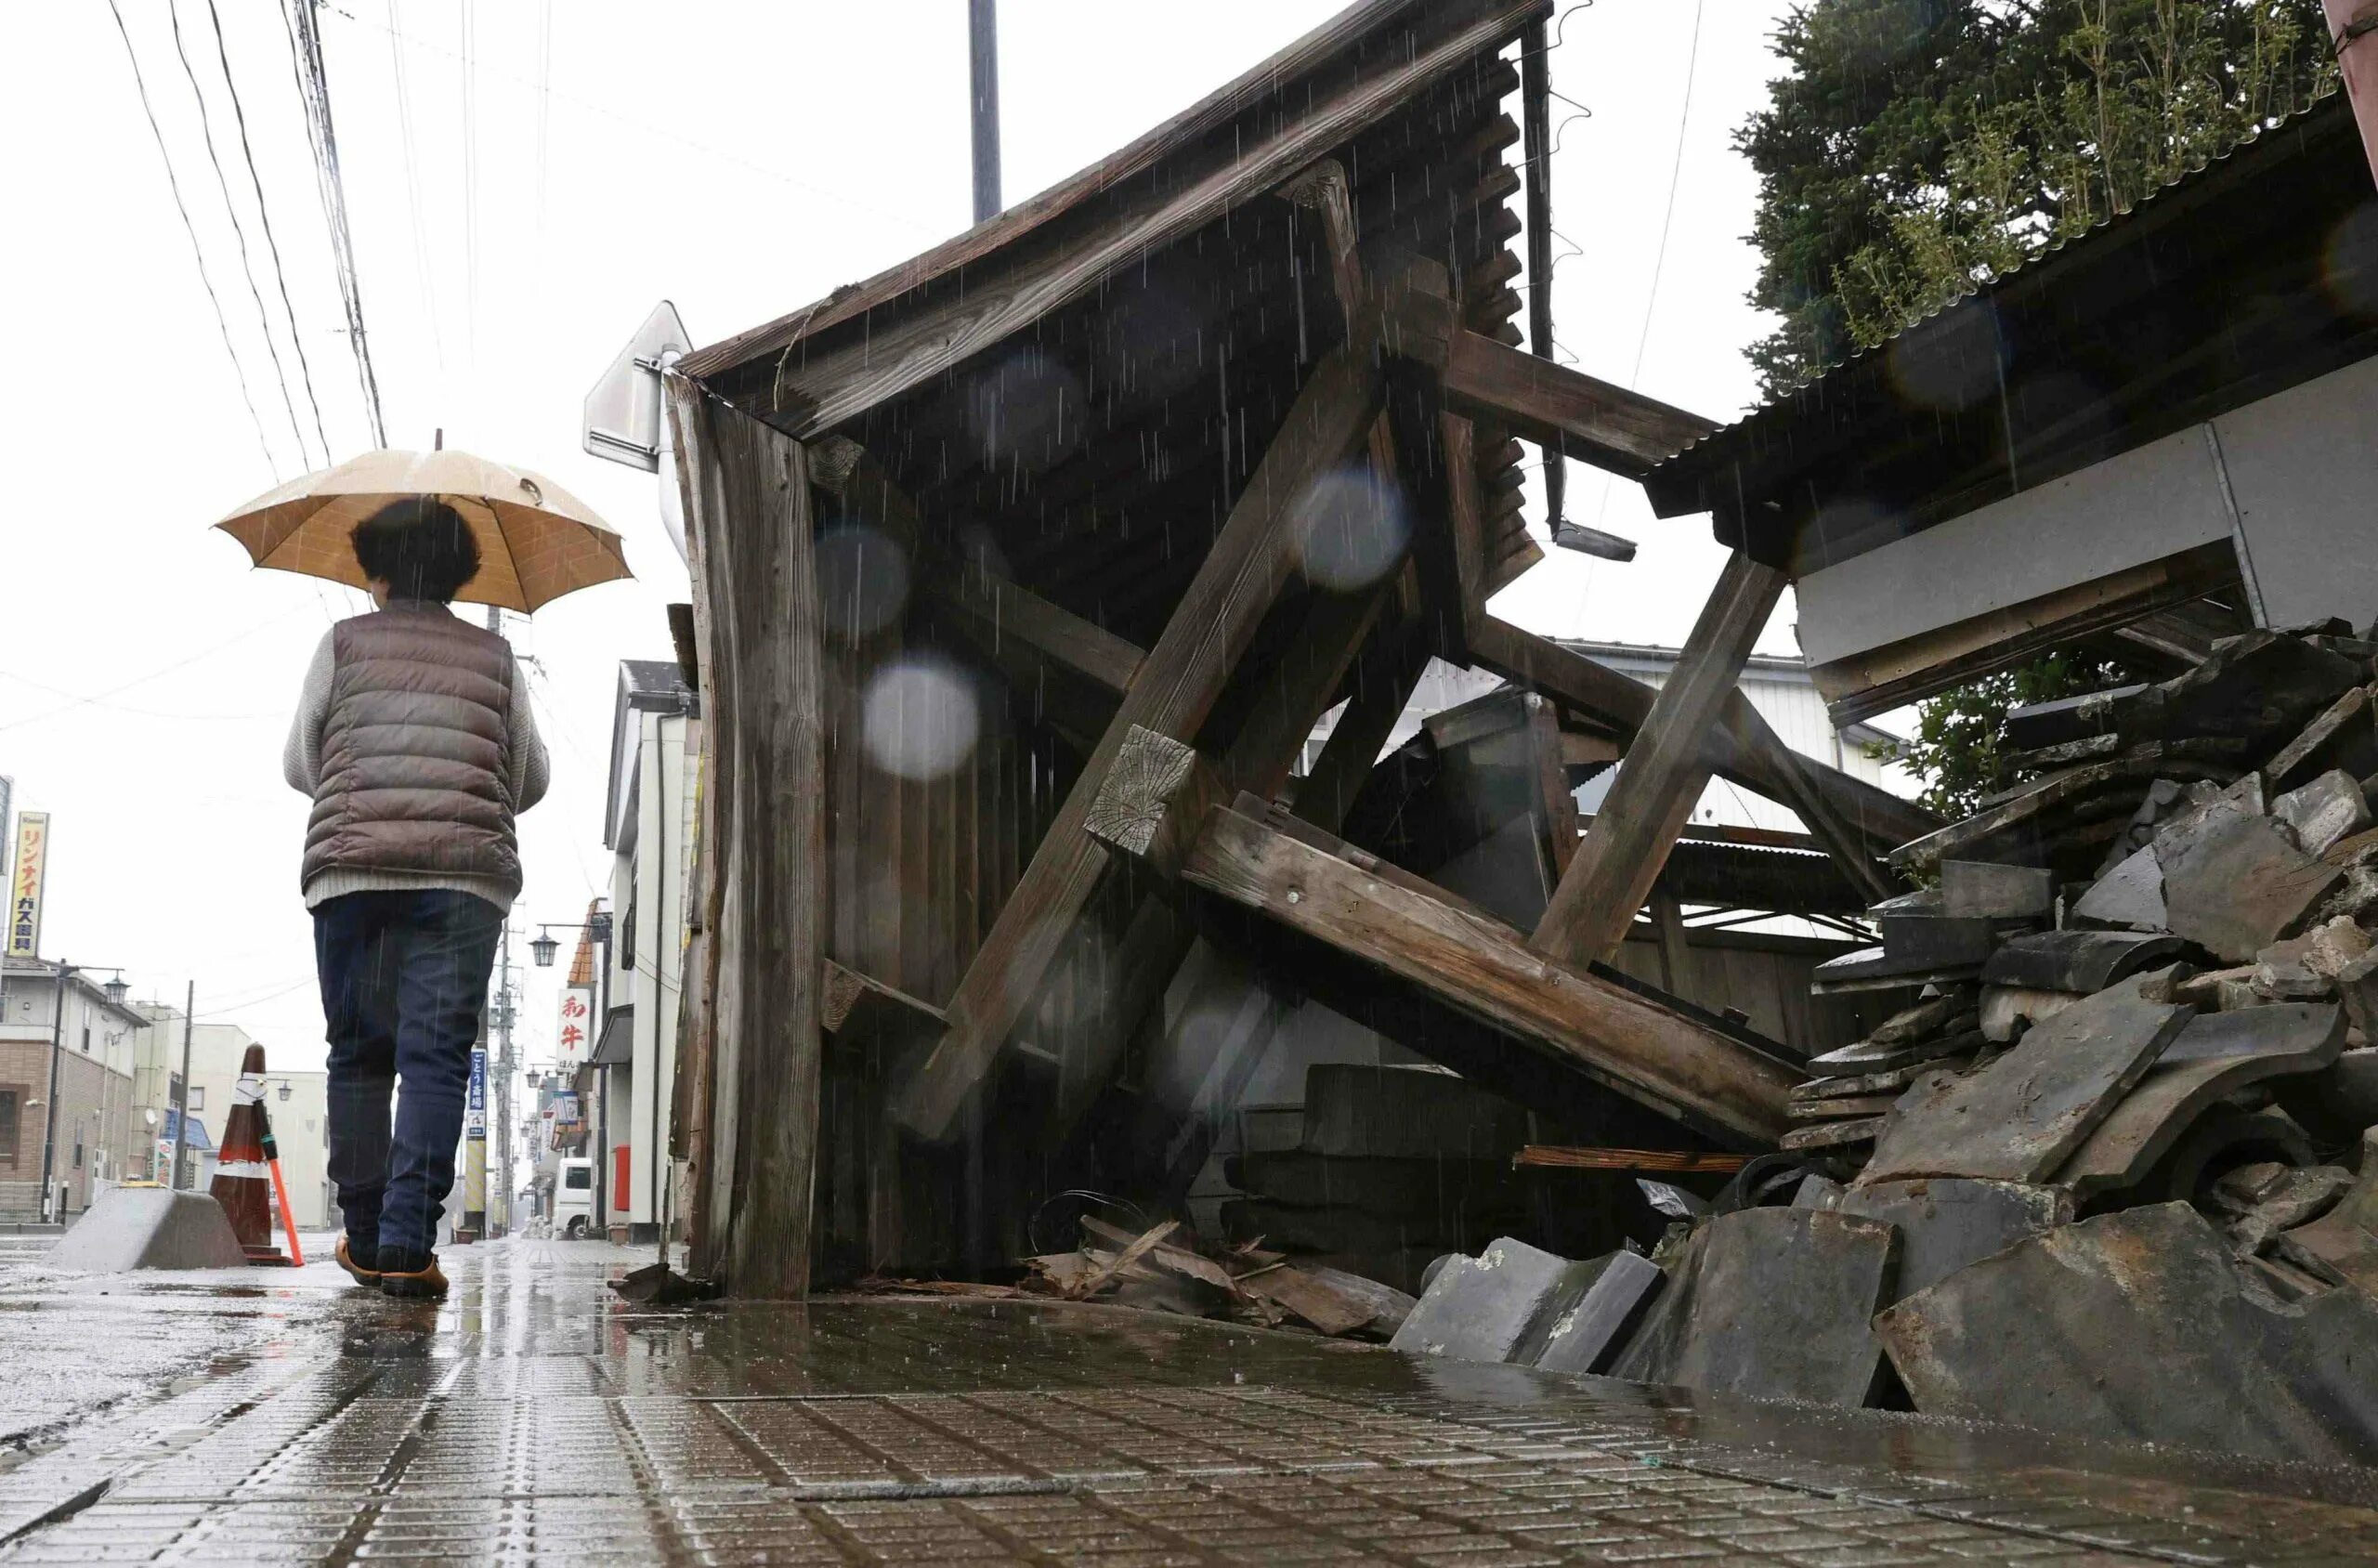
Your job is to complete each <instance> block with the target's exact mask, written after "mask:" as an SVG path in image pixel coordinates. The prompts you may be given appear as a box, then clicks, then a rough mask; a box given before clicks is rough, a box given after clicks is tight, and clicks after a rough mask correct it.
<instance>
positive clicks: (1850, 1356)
mask: <svg viewBox="0 0 2378 1568" xmlns="http://www.w3.org/2000/svg"><path fill="white" fill-rule="evenodd" d="M1898 1253H1899V1238H1898V1234H1897V1233H1896V1232H1895V1231H1893V1230H1892V1229H1891V1227H1890V1226H1888V1225H1886V1224H1878V1223H1876V1222H1874V1221H1871V1220H1861V1219H1854V1218H1852V1217H1850V1216H1849V1215H1846V1214H1828V1213H1825V1212H1823V1211H1822V1210H1818V1209H1740V1210H1737V1211H1736V1212H1734V1213H1731V1214H1720V1215H1718V1217H1717V1218H1715V1219H1713V1220H1711V1221H1709V1222H1707V1223H1706V1224H1705V1225H1703V1226H1701V1227H1700V1228H1699V1229H1697V1230H1695V1231H1694V1232H1693V1233H1692V1237H1691V1238H1690V1239H1689V1240H1687V1241H1686V1243H1685V1246H1684V1250H1683V1252H1682V1254H1681V1255H1680V1256H1679V1257H1678V1258H1677V1260H1676V1261H1675V1262H1674V1263H1673V1264H1672V1265H1671V1266H1670V1268H1669V1270H1668V1284H1667V1287H1666V1289H1665V1290H1663V1291H1662V1292H1661V1294H1660V1297H1659V1300H1657V1301H1655V1302H1654V1303H1653V1307H1652V1312H1651V1315H1650V1316H1649V1317H1648V1318H1647V1319H1646V1320H1645V1321H1644V1324H1643V1326H1642V1327H1640V1328H1639V1329H1637V1330H1636V1332H1635V1337H1634V1338H1633V1339H1631V1340H1629V1341H1628V1342H1627V1349H1626V1350H1625V1351H1624V1352H1621V1354H1620V1355H1619V1358H1618V1360H1617V1362H1616V1363H1615V1364H1614V1365H1613V1367H1612V1369H1611V1370H1612V1373H1613V1375H1614V1376H1615V1377H1620V1378H1632V1379H1637V1380H1639V1381H1642V1382H1653V1383H1675V1384H1679V1385H1681V1386H1682V1387H1685V1388H1691V1389H1706V1390H1709V1391H1711V1392H1719V1393H1731V1394H1742V1395H1746V1396H1748V1397H1751V1398H1755V1399H1799V1400H1808V1401H1810V1402H1812V1403H1815V1404H1819V1405H1863V1404H1865V1403H1866V1401H1867V1399H1868V1397H1869V1396H1870V1395H1871V1394H1872V1393H1873V1392H1874V1387H1875V1376H1876V1374H1877V1372H1878V1371H1879V1370H1880V1368H1881V1365H1882V1350H1881V1347H1880V1345H1879V1344H1878V1343H1877V1342H1876V1341H1875V1337H1874V1335H1873V1334H1872V1333H1871V1332H1869V1331H1868V1329H1867V1326H1866V1325H1867V1320H1868V1319H1869V1318H1871V1317H1872V1316H1873V1315H1874V1313H1875V1309H1877V1308H1878V1307H1880V1306H1881V1305H1882V1304H1883V1301H1884V1299H1885V1297H1886V1295H1887V1294H1888V1291H1889V1288H1890V1282H1891V1278H1892V1275H1893V1272H1894V1270H1895V1268H1896V1266H1897V1263H1898Z"/></svg>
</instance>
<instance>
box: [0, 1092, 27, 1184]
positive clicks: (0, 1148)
mask: <svg viewBox="0 0 2378 1568" xmlns="http://www.w3.org/2000/svg"><path fill="white" fill-rule="evenodd" d="M24 1103H25V1091H23V1090H21V1089H16V1088H8V1089H0V1160H6V1161H7V1162H8V1163H9V1164H10V1165H14V1164H16V1163H17V1114H18V1107H20V1106H21V1105H22V1104H24Z"/></svg>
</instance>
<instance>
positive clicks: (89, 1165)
mask: <svg viewBox="0 0 2378 1568" xmlns="http://www.w3.org/2000/svg"><path fill="white" fill-rule="evenodd" d="M62 1000H63V1011H62V1012H60V1011H59V1009H60V1002H61V998H60V988H59V973H58V966H57V965H55V964H52V963H47V962H45V961H42V960H31V959H10V960H7V967H6V969H5V970H0V1214H6V1215H7V1216H9V1217H12V1218H13V1217H21V1216H24V1215H26V1214H28V1213H34V1214H37V1213H39V1212H41V1211H42V1209H43V1207H44V1206H43V1204H42V1195H41V1178H42V1164H43V1159H42V1151H43V1143H44V1140H45V1138H46V1137H49V1138H53V1139H54V1144H53V1147H52V1151H51V1155H50V1159H49V1167H50V1183H51V1191H52V1192H53V1194H55V1195H57V1196H56V1200H55V1202H54V1203H53V1204H52V1205H51V1208H50V1211H51V1212H53V1213H57V1212H63V1213H64V1214H66V1215H69V1216H72V1215H74V1214H78V1213H80V1212H82V1211H83V1210H84V1209H87V1208H89V1207H90V1204H91V1199H92V1197H93V1196H94V1195H95V1194H96V1192H97V1191H98V1183H111V1182H118V1181H122V1180H124V1178H125V1177H126V1176H127V1175H137V1176H145V1175H147V1173H148V1172H147V1169H146V1165H145V1163H138V1162H137V1161H136V1159H135V1156H136V1153H140V1152H145V1143H144V1141H143V1140H142V1139H140V1138H139V1137H137V1135H136V1132H135V1129H136V1127H137V1126H138V1125H139V1118H138V1117H137V1114H136V1113H137V1106H136V1104H135V1091H134V1076H133V1069H134V1064H135V1062H136V1060H137V1056H138V1053H139V1049H140V1045H141V1037H142V1036H143V1034H144V1033H145V1032H146V1030H147V1026H148V1023H149V1021H148V1019H146V1018H144V1017H143V1016H142V1015H141V1014H140V1013H137V1012H136V1011H134V1010H133V1009H132V1008H131V1007H130V1006H128V1005H126V1004H125V1003H124V1002H121V1001H118V1000H115V999H114V998H113V997H111V996H110V995H109V994H108V990H107V987H105V986H104V985H102V984H101V983H100V981H99V980H98V977H96V976H94V975H91V974H87V973H82V972H80V971H76V972H74V973H72V975H71V976H70V977H69V978H68V980H67V983H66V985H65V987H64V995H63V999H62ZM53 1042H55V1049H54V1050H53ZM53 1057H54V1058H55V1067H56V1074H55V1080H56V1086H57V1088H56V1105H55V1107H54V1112H53V1107H52V1105H51V1103H50V1102H51V1082H52V1060H53ZM136 1163H138V1169H128V1167H131V1166H133V1165H135V1164H136Z"/></svg>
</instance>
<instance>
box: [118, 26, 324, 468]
mask: <svg viewBox="0 0 2378 1568" xmlns="http://www.w3.org/2000/svg"><path fill="white" fill-rule="evenodd" d="M108 10H109V12H110V13H111V14H112V15H113V16H114V18H115V30H116V33H117V34H118V35H119V36H120V37H122V38H123V39H124V58H125V59H128V60H130V61H131V62H132V85H133V86H134V88H135V89H137V91H138V92H139V94H140V112H141V113H142V114H143V115H144V116H146V117H147V119H148V121H149V134H150V137H153V138H154V139H155V140H156V143H157V156H158V157H159V158H160V159H161V160H163V163H164V165H165V184H166V186H167V188H168V189H171V190H172V191H173V193H174V210H175V211H176V212H177V213H179V214H181V217H182V232H183V233H185V234H187V235H189V254H190V259H191V260H193V261H195V262H197V263H198V281H199V282H200V283H201V284H202V285H203V286H204V288H205V290H206V300H207V303H208V304H210V305H212V306H213V307H215V327H216V331H217V332H220V333H222V334H223V352H224V353H225V354H226V355H228V356H229V358H230V360H231V373H232V374H233V375H235V376H237V377H238V378H239V381H240V401H242V403H245V404H246V405H247V408H248V419H249V421H250V422H251V423H252V424H254V425H255V427H256V446H257V447H258V449H259V450H261V451H263V453H264V465H265V468H266V470H267V471H268V472H269V473H270V474H271V475H272V482H273V483H274V484H276V485H277V484H279V483H281V464H278V463H276V462H274V461H273V457H272V443H271V442H270V441H269V440H268V439H266V438H265V433H264V416H263V415H261V414H259V413H257V412H256V400H255V395H254V394H252V393H251V392H250V391H249V390H248V371H247V367H246V366H245V365H242V363H241V362H240V352H239V350H238V349H236V348H234V347H232V346H231V324H230V323H229V321H227V320H224V317H223V301H222V298H221V296H220V295H218V294H216V292H215V280H214V279H213V278H211V277H209V276H208V275H207V271H206V252H205V250H204V249H203V247H201V246H200V244H199V242H198V226H197V225H195V224H193V223H191V222H190V220H189V203H186V202H184V201H183V200H182V182H181V180H180V179H179V178H178V177H177V176H176V175H175V174H174V160H173V156H172V154H171V153H169V152H167V151H166V150H165V135H164V133H163V131H161V130H159V129H158V128H157V111H155V110H154V109H152V108H150V104H149V84H148V82H147V81H146V80H145V79H144V78H143V77H142V76H141V74H140V57H139V56H138V55H137V54H136V53H134V52H133V48H132V34H131V33H128V32H126V31H125V30H124V12H123V10H122V9H121V8H119V7H118V6H117V5H116V0H108Z"/></svg>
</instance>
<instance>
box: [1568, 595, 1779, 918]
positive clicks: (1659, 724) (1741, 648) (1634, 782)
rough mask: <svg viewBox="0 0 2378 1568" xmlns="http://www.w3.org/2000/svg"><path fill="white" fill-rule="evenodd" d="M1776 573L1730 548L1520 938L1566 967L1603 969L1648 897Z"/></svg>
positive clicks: (1694, 800)
mask: <svg viewBox="0 0 2378 1568" xmlns="http://www.w3.org/2000/svg"><path fill="white" fill-rule="evenodd" d="M1783 586H1784V579H1783V573H1782V572H1780V571H1778V570H1776V569H1775V568H1773V567H1769V566H1761V565H1760V564H1759V563H1757V561H1754V560H1752V559H1751V558H1750V557H1749V556H1748V555H1743V554H1742V553H1740V552H1739V551H1737V552H1736V553H1735V554H1734V555H1731V556H1729V557H1728V558H1727V561H1726V565H1725V568H1724V569H1723V570H1722V571H1720V572H1719V573H1718V585H1717V587H1716V588H1715V589H1713V590H1711V592H1710V595H1709V602H1708V603H1707V604H1705V605H1704V606H1703V607H1702V609H1701V616H1700V619H1699V620H1698V621H1695V622H1694V623H1693V627H1692V636H1691V637H1690V638H1688V639H1687V640H1686V642H1685V645H1684V650H1683V653H1682V654H1681V656H1680V657H1679V659H1678V660H1677V663H1676V668H1675V669H1674V670H1672V671H1670V672H1669V673H1668V678H1667V682H1666V684H1665V685H1664V686H1661V687H1660V692H1659V696H1658V697H1657V698H1655V699H1653V703H1652V712H1651V716H1650V717H1649V718H1647V719H1645V720H1644V721H1643V727H1642V728H1640V729H1639V730H1637V731H1636V732H1635V738H1634V740H1633V741H1632V743H1630V744H1629V745H1628V746H1627V756H1626V759H1625V760H1624V761H1623V762H1621V763H1620V764H1619V766H1618V778H1617V780H1616V782H1614V784H1612V786H1611V789H1610V795H1609V798H1608V799H1606V800H1605V801H1604V802H1603V803H1602V806H1601V811H1600V812H1599V813H1597V814H1596V816H1595V817H1594V830H1593V832H1592V833H1591V834H1589V835H1588V837H1587V839H1586V843H1585V847H1584V848H1583V849H1582V850H1581V851H1579V853H1578V855H1577V857H1576V859H1575V860H1574V862H1573V863H1572V864H1571V865H1570V867H1569V870H1568V873H1567V874H1566V875H1565V876H1563V877H1562V878H1561V885H1560V886H1558V887H1557V888H1555V889H1553V892H1552V902H1551V903H1550V904H1549V905H1548V906H1547V907H1546V908H1545V911H1544V918H1543V919H1542V920H1541V921H1538V922H1536V927H1535V935H1534V936H1532V937H1531V938H1530V939H1529V940H1530V941H1531V942H1532V943H1533V945H1534V946H1535V947H1538V948H1540V949H1541V950H1543V951H1545V952H1548V953H1550V954H1552V955H1554V956H1555V957H1557V958H1561V959H1566V960H1569V961H1570V962H1572V963H1594V962H1600V963H1608V962H1609V961H1610V960H1612V959H1613V958H1615V957H1616V956H1617V954H1618V945H1619V944H1620V943H1621V942H1623V941H1625V940H1626V939H1627V928H1628V927H1629V926H1631V925H1633V924H1634V923H1635V912H1636V911H1637V910H1638V909H1640V908H1642V907H1643V904H1644V901H1645V900H1647V899H1649V898H1650V897H1651V895H1652V884H1653V882H1657V881H1659V877H1660V868H1661V867H1663V866H1665V865H1666V864H1667V859H1668V850H1669V848H1670V847H1671V846H1673V845H1674V844H1675V843H1676V835H1677V830H1679V828H1681V827H1683V826H1684V823H1685V819H1686V818H1687V817H1691V816H1692V808H1693V807H1694V806H1695V805H1696V804H1699V803H1700V800H1701V791H1703V790H1704V789H1705V788H1706V787H1707V785H1708V783H1709V771H1710V770H1709V752H1710V745H1709V738H1710V736H1711V734H1712V732H1713V731H1714V730H1715V728H1716V726H1717V721H1718V715H1719V714H1720V713H1721V712H1724V709H1725V705H1726V699H1728V698H1729V697H1731V696H1733V695H1734V691H1735V686H1736V685H1737V683H1739V682H1740V681H1741V679H1742V673H1743V666H1744V664H1746V663H1748V662H1749V660H1750V650H1751V647H1752V645H1754V644H1756V643H1757V641H1758V634H1759V633H1760V632H1761V631H1763V630H1765V628H1766V626H1767V618H1768V616H1769V615H1770V613H1771V612H1772V611H1773V610H1774V608H1775V602H1776V601H1777V600H1778V599H1780V598H1782V597H1783Z"/></svg>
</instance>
